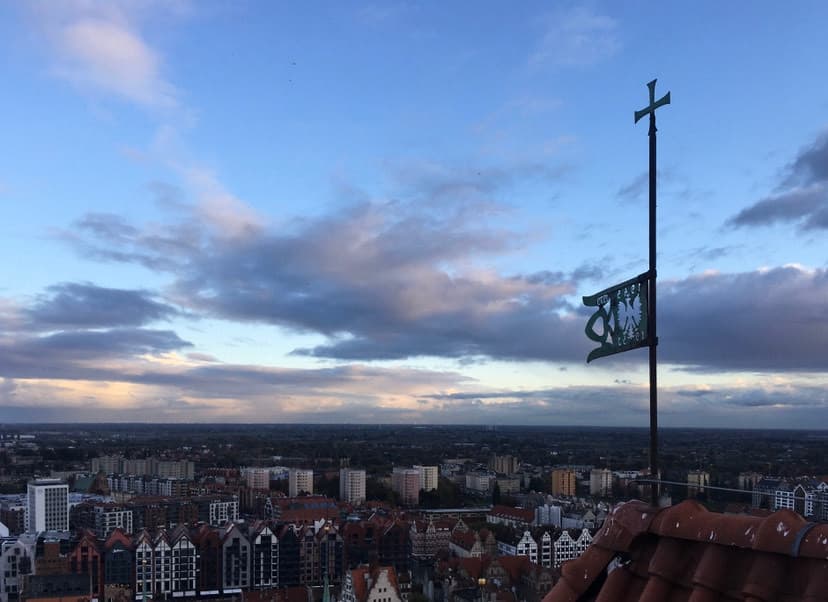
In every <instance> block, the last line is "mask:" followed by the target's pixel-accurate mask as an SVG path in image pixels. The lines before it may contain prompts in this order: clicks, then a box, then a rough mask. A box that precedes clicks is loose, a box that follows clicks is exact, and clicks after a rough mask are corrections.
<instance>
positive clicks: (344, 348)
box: [78, 167, 828, 371]
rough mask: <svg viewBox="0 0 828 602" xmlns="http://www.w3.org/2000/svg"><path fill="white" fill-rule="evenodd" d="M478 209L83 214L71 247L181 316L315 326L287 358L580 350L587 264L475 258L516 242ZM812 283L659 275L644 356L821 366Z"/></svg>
mask: <svg viewBox="0 0 828 602" xmlns="http://www.w3.org/2000/svg"><path fill="white" fill-rule="evenodd" d="M803 169H804V168H803ZM809 169H810V170H811V171H813V168H812V167H809ZM435 186H436V184H435ZM432 193H433V194H436V193H435V192H434V191H432ZM475 207H477V209H478V211H475ZM495 217H496V216H495ZM491 218H492V212H491V210H490V208H489V207H488V205H486V204H483V205H480V206H477V205H475V204H474V203H460V204H459V206H449V208H448V209H444V208H435V207H431V208H428V207H423V206H420V205H416V206H414V205H409V204H406V203H403V202H398V201H392V202H387V203H362V204H359V205H354V206H350V207H347V208H345V209H342V210H340V211H338V212H337V213H334V214H332V215H327V216H323V217H319V218H314V219H305V220H299V221H296V222H293V223H291V224H289V225H287V226H283V227H282V228H280V229H279V230H278V231H274V230H268V229H266V228H264V227H262V228H259V229H256V230H253V231H249V232H248V233H247V235H246V236H243V237H238V236H227V235H224V234H223V233H221V232H216V231H214V230H211V229H210V227H209V226H207V225H203V224H202V225H198V222H197V221H195V220H193V221H192V222H190V223H188V224H186V225H182V224H175V225H172V226H169V227H166V228H159V227H157V226H156V227H154V228H152V229H144V230H142V229H139V228H135V227H133V226H130V225H128V224H125V223H123V222H121V221H120V220H117V219H115V218H113V217H111V216H110V217H108V218H106V219H103V218H102V217H101V216H92V217H88V218H86V219H85V220H84V221H83V222H82V230H83V231H84V232H86V234H87V237H86V238H83V239H81V240H80V241H79V243H78V244H81V245H82V248H83V249H84V250H85V251H87V252H92V253H93V254H95V255H96V256H98V257H107V258H109V259H112V260H117V261H130V262H138V263H142V264H144V265H148V266H154V269H156V270H161V271H166V272H168V273H169V274H170V275H171V277H172V281H173V284H172V286H171V287H170V289H171V290H172V297H173V298H174V299H175V301H176V303H177V304H178V305H180V306H184V307H188V308H189V309H190V310H192V311H193V312H195V313H201V314H207V315H211V316H215V317H220V318H225V319H229V320H235V321H246V322H263V323H269V324H276V325H280V326H283V327H287V328H290V329H294V330H296V331H301V332H312V333H318V334H322V335H324V336H326V337H327V340H326V341H325V342H324V343H322V344H320V345H317V346H315V347H311V348H304V349H296V350H295V351H294V353H295V354H299V355H308V356H314V357H325V358H334V359H339V360H357V361H371V360H387V359H405V358H412V357H419V356H435V357H448V358H456V359H460V360H463V361H468V360H474V359H479V358H494V359H506V360H546V361H564V362H567V361H574V362H582V361H584V358H585V357H586V355H587V353H588V351H589V348H590V347H591V343H590V342H589V341H588V340H587V339H586V337H585V336H584V332H583V330H584V324H585V321H586V318H587V315H588V313H589V312H588V310H587V309H586V308H583V307H581V306H580V303H579V302H578V300H576V299H574V298H573V296H574V293H575V291H576V290H577V285H578V283H579V282H580V281H582V280H593V279H595V278H596V277H600V276H601V274H600V270H596V269H594V268H590V267H589V266H583V267H582V268H579V269H578V270H576V271H575V272H573V273H564V272H559V271H546V272H540V273H534V274H522V275H511V276H504V275H501V274H499V273H496V272H493V271H490V270H485V269H482V268H480V267H478V264H477V263H475V262H477V261H479V260H480V258H482V257H486V256H489V255H491V256H500V255H503V254H504V253H509V252H511V251H512V250H513V249H515V248H517V247H519V246H520V244H521V243H520V237H519V236H517V235H516V234H514V233H512V232H510V231H507V230H504V229H502V228H499V227H497V226H495V225H492V221H495V222H496V221H497V220H496V219H494V220H492V219H491ZM112 247H115V248H116V249H117V254H116V255H113V254H112V253H110V249H111V248H112ZM826 280H827V279H826V274H825V271H824V270H817V271H807V270H804V269H800V268H796V267H785V268H778V269H774V270H767V271H757V272H747V273H742V274H705V275H703V276H696V277H691V278H687V279H685V280H681V281H675V282H666V281H663V282H662V285H661V288H660V298H659V311H660V314H659V337H660V340H661V345H660V356H659V357H660V358H661V359H662V361H665V362H670V363H675V364H680V365H684V366H688V367H690V368H692V369H701V370H734V369H738V370H760V371H779V370H783V371H784V370H790V371H795V370H806V371H808V370H816V371H821V370H824V362H822V361H821V360H820V359H819V358H820V351H819V350H821V349H825V348H828V332H827V331H826V327H825V322H824V320H821V319H820V316H824V315H826V309H828V308H826V299H828V285H826ZM139 300H143V301H147V299H146V298H141V297H139ZM150 301H152V300H151V299H150ZM141 307H142V308H144V309H145V310H147V311H145V312H143V313H142V312H141V311H135V313H136V314H137V315H145V314H146V313H152V312H149V311H148V309H149V308H152V309H153V310H155V312H156V313H155V314H153V315H155V316H158V315H164V311H166V310H165V309H164V308H162V307H157V306H154V305H149V306H144V305H141ZM642 359H643V357H642V356H641V354H624V355H623V356H615V357H614V358H612V359H609V360H603V361H604V362H630V361H633V362H636V361H641V360H642Z"/></svg>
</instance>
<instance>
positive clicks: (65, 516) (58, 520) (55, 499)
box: [26, 479, 69, 533]
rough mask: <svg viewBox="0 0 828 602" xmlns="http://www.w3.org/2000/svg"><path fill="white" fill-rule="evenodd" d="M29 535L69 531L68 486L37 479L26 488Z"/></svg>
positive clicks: (57, 481)
mask: <svg viewBox="0 0 828 602" xmlns="http://www.w3.org/2000/svg"><path fill="white" fill-rule="evenodd" d="M27 493H28V500H27V502H28V506H29V513H28V525H27V529H26V530H27V531H29V532H30V533H40V532H41V531H68V530H69V485H67V484H66V483H64V482H63V481H61V480H60V479H38V480H35V481H31V482H30V483H29V486H28V492H27Z"/></svg>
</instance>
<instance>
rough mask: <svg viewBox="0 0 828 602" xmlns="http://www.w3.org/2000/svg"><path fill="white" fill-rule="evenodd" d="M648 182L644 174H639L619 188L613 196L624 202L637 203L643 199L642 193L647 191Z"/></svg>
mask: <svg viewBox="0 0 828 602" xmlns="http://www.w3.org/2000/svg"><path fill="white" fill-rule="evenodd" d="M649 181H650V180H649V176H648V175H647V173H646V172H645V173H640V174H638V175H637V176H636V177H635V179H634V180H632V181H631V182H629V183H628V184H625V185H624V186H622V187H621V188H619V189H618V192H616V193H615V196H617V197H618V198H619V199H620V200H622V201H626V202H632V201H638V200H640V199H641V198H643V196H644V193H645V192H646V191H647V184H648V183H649Z"/></svg>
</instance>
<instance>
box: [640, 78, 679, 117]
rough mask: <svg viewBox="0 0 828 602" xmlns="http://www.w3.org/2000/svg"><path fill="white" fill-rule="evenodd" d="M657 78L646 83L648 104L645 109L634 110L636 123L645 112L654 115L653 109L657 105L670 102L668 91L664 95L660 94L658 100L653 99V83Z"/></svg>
mask: <svg viewBox="0 0 828 602" xmlns="http://www.w3.org/2000/svg"><path fill="white" fill-rule="evenodd" d="M656 81H657V80H653V81H651V82H650V83H649V84H647V87H648V88H649V89H650V106H648V107H647V108H645V109H641V110H640V111H636V112H635V122H636V123H638V120H639V119H641V118H642V117H644V115H646V114H647V113H652V114H653V116H655V110H656V109H657V108H658V107H661V106H664V105H668V104H670V93H669V92H667V94H665V95H664V96H662V97H661V98H660V99H659V100H658V101H657V100H656V99H655V85H656Z"/></svg>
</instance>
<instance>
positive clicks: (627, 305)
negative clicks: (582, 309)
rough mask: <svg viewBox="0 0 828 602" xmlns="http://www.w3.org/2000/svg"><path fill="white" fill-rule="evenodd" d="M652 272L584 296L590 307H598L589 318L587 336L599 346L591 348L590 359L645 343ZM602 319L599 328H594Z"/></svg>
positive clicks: (646, 339)
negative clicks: (598, 329)
mask: <svg viewBox="0 0 828 602" xmlns="http://www.w3.org/2000/svg"><path fill="white" fill-rule="evenodd" d="M649 282H650V273H649V272H645V273H644V274H641V275H640V276H636V277H635V278H632V279H630V280H627V281H626V282H622V283H621V284H616V285H615V286H612V287H610V288H608V289H604V290H603V291H601V292H599V293H595V294H594V295H590V296H587V297H584V298H583V301H584V305H586V306H587V307H597V308H598V310H597V311H596V312H595V313H594V314H592V316H590V318H589V320H588V321H587V324H586V328H585V332H586V335H587V337H589V338H590V339H591V340H593V341H595V342H596V343H600V347H597V348H596V349H593V350H592V351H590V353H589V355H588V356H587V363H589V362H591V361H592V360H594V359H598V358H599V357H606V356H608V355H613V354H614V353H621V352H623V351H629V350H630V349H637V348H638V347H646V346H647V345H649V344H650V339H649V331H648V328H647V316H648V307H647V304H648V298H649ZM598 322H600V326H601V329H600V331H596V330H595V325H596V323H598Z"/></svg>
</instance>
